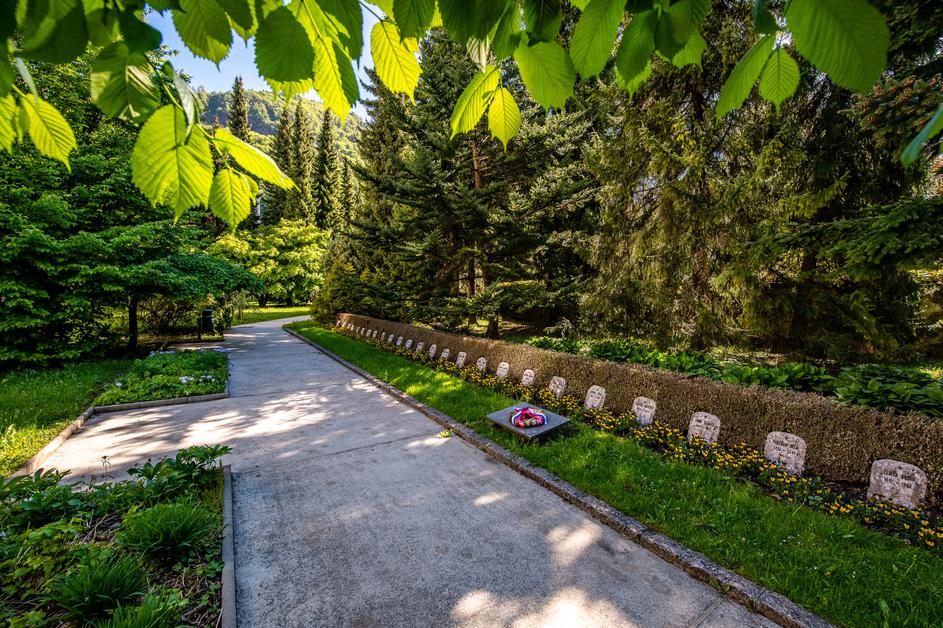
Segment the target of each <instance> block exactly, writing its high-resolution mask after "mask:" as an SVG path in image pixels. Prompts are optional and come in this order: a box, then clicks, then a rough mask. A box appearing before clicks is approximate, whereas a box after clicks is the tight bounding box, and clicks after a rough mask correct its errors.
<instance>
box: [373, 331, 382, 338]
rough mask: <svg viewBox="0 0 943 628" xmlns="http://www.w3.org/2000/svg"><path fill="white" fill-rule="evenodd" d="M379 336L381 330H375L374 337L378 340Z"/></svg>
mask: <svg viewBox="0 0 943 628" xmlns="http://www.w3.org/2000/svg"><path fill="white" fill-rule="evenodd" d="M379 335H380V330H379V329H374V330H373V337H374V338H377V337H379Z"/></svg>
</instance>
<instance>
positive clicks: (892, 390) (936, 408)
mask: <svg viewBox="0 0 943 628" xmlns="http://www.w3.org/2000/svg"><path fill="white" fill-rule="evenodd" d="M834 390H835V396H836V397H837V398H838V399H839V400H841V401H843V402H845V403H851V404H855V405H860V406H868V407H870V408H883V409H889V410H894V411H897V412H907V411H914V412H922V413H924V414H927V415H929V416H932V417H937V418H943V382H941V381H940V380H938V379H934V378H933V377H930V376H929V375H927V374H926V373H922V372H920V371H918V370H916V369H909V368H898V367H893V366H888V365H881V364H865V365H862V366H856V367H852V368H846V369H842V372H841V373H840V374H839V375H838V377H837V378H836V379H835V383H834Z"/></svg>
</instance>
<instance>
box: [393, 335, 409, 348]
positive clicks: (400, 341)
mask: <svg viewBox="0 0 943 628" xmlns="http://www.w3.org/2000/svg"><path fill="white" fill-rule="evenodd" d="M402 344H403V337H402V336H400V337H399V338H397V339H396V346H397V347H398V346H400V345H402ZM406 346H407V347H408V346H409V345H406Z"/></svg>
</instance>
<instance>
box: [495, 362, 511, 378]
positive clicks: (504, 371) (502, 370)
mask: <svg viewBox="0 0 943 628" xmlns="http://www.w3.org/2000/svg"><path fill="white" fill-rule="evenodd" d="M510 370H511V365H510V364H508V363H507V362H501V363H500V364H498V370H497V371H495V373H494V374H495V375H497V376H498V379H504V378H506V377H507V376H508V372H509V371H510Z"/></svg>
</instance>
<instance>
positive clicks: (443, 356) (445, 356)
mask: <svg viewBox="0 0 943 628" xmlns="http://www.w3.org/2000/svg"><path fill="white" fill-rule="evenodd" d="M429 350H430V351H431V350H432V349H431V348H430V349H429ZM439 359H440V360H448V359H449V348H448V347H446V348H445V349H442V353H441V354H439Z"/></svg>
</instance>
